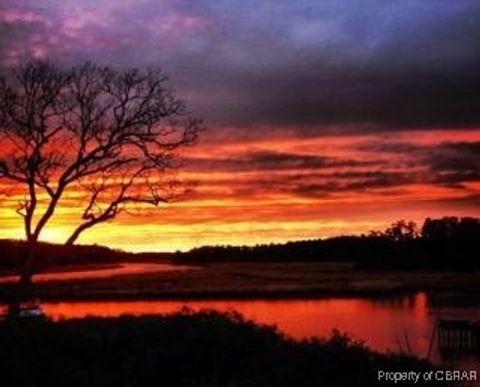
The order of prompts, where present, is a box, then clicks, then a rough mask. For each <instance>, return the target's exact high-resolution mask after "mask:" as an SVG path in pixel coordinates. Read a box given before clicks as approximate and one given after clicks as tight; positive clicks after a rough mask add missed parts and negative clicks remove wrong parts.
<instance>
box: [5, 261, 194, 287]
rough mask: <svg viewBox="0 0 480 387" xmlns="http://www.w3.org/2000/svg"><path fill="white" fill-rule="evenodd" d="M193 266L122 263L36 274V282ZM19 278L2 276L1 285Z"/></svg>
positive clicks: (161, 270) (169, 269)
mask: <svg viewBox="0 0 480 387" xmlns="http://www.w3.org/2000/svg"><path fill="white" fill-rule="evenodd" d="M190 269H193V268H192V267H191V266H181V265H171V264H168V263H122V264H119V265H115V266H113V267H112V266H105V267H98V266H97V267H94V268H91V269H88V268H87V269H85V268H84V269H79V270H72V271H62V272H51V273H40V274H35V276H34V277H33V280H34V282H37V283H40V282H48V281H70V280H78V279H80V280H81V279H95V278H108V277H112V276H117V275H132V274H145V273H157V272H163V271H175V270H190ZM17 281H18V276H16V275H9V276H0V284H1V283H12V282H17Z"/></svg>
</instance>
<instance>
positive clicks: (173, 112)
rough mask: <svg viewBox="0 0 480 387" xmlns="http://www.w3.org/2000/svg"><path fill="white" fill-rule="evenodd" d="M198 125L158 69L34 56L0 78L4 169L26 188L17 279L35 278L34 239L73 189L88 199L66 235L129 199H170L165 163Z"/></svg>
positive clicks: (0, 172) (0, 167)
mask: <svg viewBox="0 0 480 387" xmlns="http://www.w3.org/2000/svg"><path fill="white" fill-rule="evenodd" d="M199 127H200V122H199V121H198V120H196V119H193V118H191V117H190V116H189V115H188V113H187V111H186V108H185V105H184V104H183V103H182V102H181V101H180V100H178V99H177V98H176V97H175V96H174V95H173V93H172V90H171V89H170V88H169V86H168V80H167V77H166V76H165V74H164V73H163V72H162V71H160V70H152V69H149V70H145V71H139V70H137V69H129V70H115V69H112V68H110V67H100V66H97V65H95V64H91V63H85V64H82V65H79V66H75V67H73V68H71V69H68V70H65V69H60V68H58V67H56V66H54V65H52V64H50V63H45V62H31V63H28V64H27V65H25V66H22V67H19V68H17V69H15V70H13V71H12V72H11V73H10V74H9V75H8V76H6V77H3V78H1V79H0V136H1V140H2V148H1V149H0V178H2V179H5V180H10V181H11V182H12V183H14V184H15V185H16V186H21V187H24V189H25V199H24V200H22V201H21V202H19V205H18V208H17V213H18V214H19V215H20V216H22V217H23V221H24V227H25V236H26V240H27V241H28V245H29V253H28V256H27V257H26V259H25V262H24V265H23V268H22V270H21V273H20V276H21V280H20V283H21V284H29V283H30V282H31V277H32V274H33V262H34V259H35V248H36V244H37V242H38V240H39V237H40V236H41V233H42V231H43V230H44V229H45V226H47V224H48V222H49V220H50V219H51V218H52V216H53V215H54V213H55V210H56V209H57V207H58V206H59V202H60V201H61V199H62V198H64V197H65V196H66V195H67V194H68V192H69V190H70V191H75V192H76V193H77V195H78V192H83V195H84V197H82V198H81V199H78V202H79V203H83V205H84V209H83V213H82V214H81V219H79V223H78V225H77V227H76V228H75V229H74V230H73V232H72V234H71V235H70V237H69V238H68V239H67V240H66V241H65V243H66V244H67V245H71V244H73V243H74V242H75V241H76V240H77V239H78V237H79V236H80V235H81V234H82V233H83V232H84V231H85V230H87V229H89V228H91V227H93V226H95V225H97V224H100V223H103V222H107V221H109V220H111V219H113V218H114V217H116V216H117V215H118V214H119V213H120V212H122V211H124V210H127V209H128V208H129V206H131V205H153V206H158V205H159V204H161V203H165V202H169V201H171V200H172V199H174V198H175V197H176V194H177V193H178V191H177V190H176V189H175V188H176V186H177V182H176V181H175V180H172V179H168V178H166V176H167V174H166V172H167V171H168V170H171V169H172V168H173V167H174V166H175V165H174V160H175V157H174V156H175V155H176V153H177V151H178V149H180V148H181V147H184V146H188V145H191V144H193V143H194V142H195V140H196V138H197V134H198V131H199Z"/></svg>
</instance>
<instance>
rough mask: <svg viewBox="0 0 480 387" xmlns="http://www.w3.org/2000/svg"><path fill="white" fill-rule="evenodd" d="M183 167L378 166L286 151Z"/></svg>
mask: <svg viewBox="0 0 480 387" xmlns="http://www.w3.org/2000/svg"><path fill="white" fill-rule="evenodd" d="M184 162H185V166H186V167H187V168H189V169H190V170H196V171H212V170H219V171H228V172H251V171H285V170H309V169H314V170H318V169H327V168H339V167H340V168H343V167H348V168H355V167H365V166H375V165H379V164H380V161H377V160H355V159H344V158H335V157H326V156H321V155H312V154H296V153H287V152H268V151H262V152H250V153H248V152H247V153H244V154H241V155H239V156H237V157H235V156H231V157H228V158H193V157H192V158H186V159H185V160H184Z"/></svg>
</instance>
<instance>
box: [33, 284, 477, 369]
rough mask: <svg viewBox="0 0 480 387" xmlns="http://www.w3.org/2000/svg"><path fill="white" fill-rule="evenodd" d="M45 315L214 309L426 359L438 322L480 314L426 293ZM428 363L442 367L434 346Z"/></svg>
mask: <svg viewBox="0 0 480 387" xmlns="http://www.w3.org/2000/svg"><path fill="white" fill-rule="evenodd" d="M42 307H43V309H44V311H45V313H46V314H47V315H48V316H50V317H52V318H53V319H60V318H79V317H85V316H89V315H92V316H104V317H114V316H119V315H122V314H132V315H136V316H140V315H145V314H163V313H171V312H175V311H179V310H180V309H181V308H183V307H188V308H191V309H193V310H199V309H215V310H219V311H233V310H235V311H237V312H240V313H241V314H243V315H244V316H245V317H246V318H249V319H252V320H254V321H256V322H259V323H265V324H270V325H277V326H278V328H279V329H280V330H282V331H283V332H285V333H286V334H288V335H290V336H292V337H294V338H298V339H302V338H307V337H312V336H314V337H325V336H328V335H330V334H331V332H332V330H333V329H337V330H340V331H342V332H348V333H349V334H350V335H351V336H352V337H353V338H355V339H358V340H362V341H364V342H365V343H366V344H367V345H368V346H370V347H372V348H374V349H376V350H379V351H382V352H386V351H394V352H398V351H400V350H401V349H403V350H404V351H406V350H407V348H408V347H410V348H411V350H412V352H413V353H414V354H416V355H417V356H420V357H425V356H426V355H427V353H428V351H429V346H430V345H431V341H432V333H433V328H434V326H435V324H436V322H437V321H438V319H440V318H446V317H448V318H458V319H461V318H468V319H480V308H479V307H472V308H458V307H454V306H451V305H450V306H442V307H440V308H437V307H432V306H430V305H429V301H428V297H427V295H426V294H425V293H417V294H415V295H414V296H409V297H399V298H395V299H383V300H378V299H377V300H370V299H360V298H348V299H342V298H332V299H315V300H211V301H163V300H162V301H155V300H145V301H101V302H90V301H88V302H78V301H69V302H48V303H43V304H42ZM432 359H433V360H436V361H442V360H444V359H445V354H442V353H440V351H439V350H438V348H437V345H436V343H435V342H434V346H433V351H432Z"/></svg>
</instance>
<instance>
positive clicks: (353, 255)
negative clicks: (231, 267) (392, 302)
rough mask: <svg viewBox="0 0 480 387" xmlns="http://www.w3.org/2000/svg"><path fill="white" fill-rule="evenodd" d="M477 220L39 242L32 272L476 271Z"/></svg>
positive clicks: (18, 255)
mask: <svg viewBox="0 0 480 387" xmlns="http://www.w3.org/2000/svg"><path fill="white" fill-rule="evenodd" d="M479 247H480V219H479V218H473V217H464V218H457V217H443V218H440V219H430V218H427V219H426V220H425V221H424V223H423V225H422V227H418V226H417V225H416V224H415V223H414V222H407V221H404V220H400V221H397V222H395V223H393V224H392V225H391V226H390V227H388V228H387V229H386V230H384V231H371V232H370V233H368V234H365V235H359V236H339V237H333V238H328V239H314V240H304V241H295V242H288V243H284V244H264V245H256V246H204V247H199V248H194V249H192V250H190V251H187V252H176V253H140V254H135V253H128V252H124V251H120V250H113V249H109V248H107V247H103V246H96V245H92V246H81V245H80V246H72V247H65V246H61V245H54V244H48V243H41V244H40V246H39V247H38V256H39V259H38V265H39V266H38V269H39V270H42V269H43V268H45V267H52V266H66V265H86V264H89V265H91V264H105V263H112V264H115V263H118V262H125V261H127V262H135V261H137V262H139V261H142V262H143V261H162V262H165V261H170V262H178V263H195V264H202V263H209V262H234V261H235V262H239V261H245V262H300V261H302V262H305V261H307V262H353V263H355V264H357V266H358V267H360V268H370V269H383V268H385V269H388V268H391V269H413V268H417V269H438V270H442V269H449V270H451V269H456V270H470V269H480V258H479V257H480V252H479V250H480V249H479ZM26 250H27V246H26V243H25V242H22V241H13V240H0V270H13V269H16V268H18V267H19V264H20V263H21V262H22V261H23V259H24V257H25V255H26Z"/></svg>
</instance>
